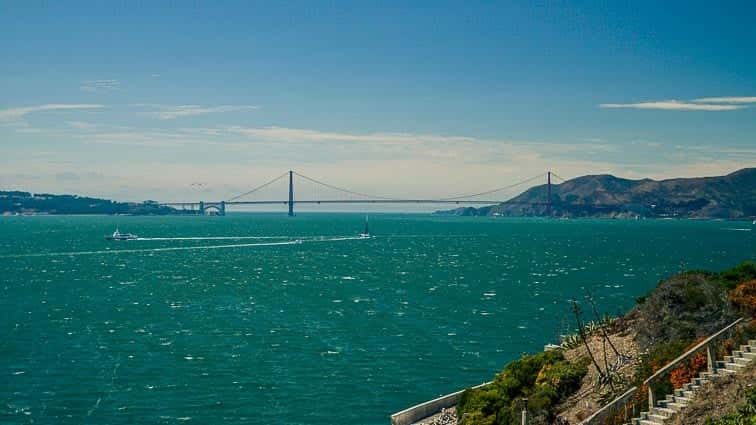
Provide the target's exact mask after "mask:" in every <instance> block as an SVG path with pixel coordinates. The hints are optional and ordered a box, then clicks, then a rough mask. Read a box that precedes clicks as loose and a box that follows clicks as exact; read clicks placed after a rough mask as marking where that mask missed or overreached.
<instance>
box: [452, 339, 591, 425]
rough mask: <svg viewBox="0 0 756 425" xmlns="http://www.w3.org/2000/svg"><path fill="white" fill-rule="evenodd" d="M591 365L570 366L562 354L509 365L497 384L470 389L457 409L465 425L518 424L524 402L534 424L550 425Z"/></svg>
mask: <svg viewBox="0 0 756 425" xmlns="http://www.w3.org/2000/svg"><path fill="white" fill-rule="evenodd" d="M587 372H588V363H587V360H586V361H581V362H579V363H570V362H568V361H567V360H565V358H564V355H563V354H562V352H561V351H559V350H554V351H547V352H544V353H538V354H534V355H526V356H523V357H521V358H520V359H518V360H515V361H513V362H511V363H510V364H508V365H507V366H506V367H505V368H504V370H503V371H502V372H501V373H499V374H498V375H497V376H496V378H495V379H494V381H493V382H492V383H491V384H490V385H488V386H486V387H484V388H480V389H475V390H473V389H468V390H466V391H465V392H464V393H463V394H462V398H461V399H460V401H459V404H458V405H457V415H458V417H459V418H460V424H462V425H509V424H519V420H520V410H521V407H522V402H523V399H524V398H527V399H528V411H529V413H530V416H531V418H533V420H532V421H531V423H537V422H539V419H540V420H541V421H542V422H545V423H551V422H552V421H553V420H554V418H555V415H556V412H555V407H556V405H557V404H558V403H559V402H560V401H561V400H563V399H565V398H566V397H568V396H569V395H571V394H572V393H574V392H575V391H577V389H578V388H580V383H581V380H582V379H583V376H585V374H586V373H587Z"/></svg>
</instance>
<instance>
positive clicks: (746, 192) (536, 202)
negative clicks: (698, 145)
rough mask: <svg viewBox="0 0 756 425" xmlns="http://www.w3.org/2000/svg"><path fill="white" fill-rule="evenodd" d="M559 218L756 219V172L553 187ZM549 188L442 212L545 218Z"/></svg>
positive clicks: (579, 181) (585, 180) (587, 180)
mask: <svg viewBox="0 0 756 425" xmlns="http://www.w3.org/2000/svg"><path fill="white" fill-rule="evenodd" d="M551 189H552V215H553V216H555V217H618V218H619V217H627V218H632V217H653V218H660V217H679V218H725V219H750V218H754V217H756V168H744V169H742V170H739V171H736V172H734V173H732V174H728V175H726V176H719V177H696V178H677V179H669V180H651V179H642V180H629V179H623V178H619V177H615V176H612V175H608V174H603V175H593V176H583V177H577V178H574V179H572V180H568V181H566V182H564V183H562V184H558V185H552V187H551ZM546 199H547V187H546V185H541V186H536V187H533V188H530V189H528V190H527V191H525V192H523V193H522V194H520V195H518V196H517V197H515V198H513V199H511V200H509V201H507V202H505V203H502V204H498V205H491V206H486V207H482V208H458V209H455V210H451V211H443V212H439V213H442V214H455V215H502V216H526V217H527V216H546V215H547V213H548V207H547V205H546V204H545V202H546Z"/></svg>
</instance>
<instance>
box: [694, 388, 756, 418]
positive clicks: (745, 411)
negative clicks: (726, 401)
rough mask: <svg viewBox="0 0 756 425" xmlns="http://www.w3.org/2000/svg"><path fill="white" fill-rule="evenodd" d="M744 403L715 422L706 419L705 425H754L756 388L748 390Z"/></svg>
mask: <svg viewBox="0 0 756 425" xmlns="http://www.w3.org/2000/svg"><path fill="white" fill-rule="evenodd" d="M745 397H746V400H745V403H743V404H741V405H740V406H738V408H737V409H736V410H735V411H734V412H732V413H730V414H727V415H725V416H723V417H721V418H719V419H717V420H714V419H711V418H709V419H707V420H706V422H705V425H756V388H749V389H747V390H746V393H745Z"/></svg>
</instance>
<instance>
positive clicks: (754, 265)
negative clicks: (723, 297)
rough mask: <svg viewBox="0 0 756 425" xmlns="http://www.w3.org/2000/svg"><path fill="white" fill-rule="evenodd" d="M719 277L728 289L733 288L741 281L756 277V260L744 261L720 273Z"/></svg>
mask: <svg viewBox="0 0 756 425" xmlns="http://www.w3.org/2000/svg"><path fill="white" fill-rule="evenodd" d="M719 278H720V280H721V281H722V284H723V285H724V286H725V287H726V288H727V289H733V288H735V287H736V286H738V284H740V283H743V282H745V281H747V280H753V279H756V262H753V261H744V262H742V263H740V264H738V265H737V266H735V267H733V268H731V269H729V270H725V271H723V272H722V273H720V274H719Z"/></svg>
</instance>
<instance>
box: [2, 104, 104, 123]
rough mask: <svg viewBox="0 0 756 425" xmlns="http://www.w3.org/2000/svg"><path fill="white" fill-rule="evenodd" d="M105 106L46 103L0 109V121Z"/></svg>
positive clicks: (102, 106)
mask: <svg viewBox="0 0 756 425" xmlns="http://www.w3.org/2000/svg"><path fill="white" fill-rule="evenodd" d="M104 107H105V105H99V104H88V103H48V104H45V105H36V106H26V107H20V108H6V109H0V121H6V122H7V121H16V120H19V119H21V118H23V117H24V116H26V115H28V114H31V113H34V112H42V111H65V110H75V109H100V108H104Z"/></svg>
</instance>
